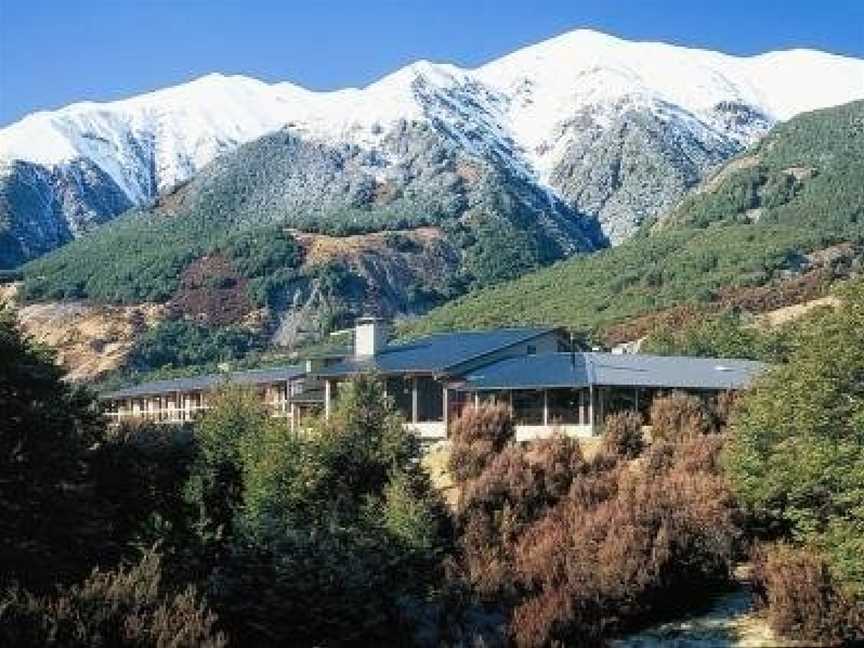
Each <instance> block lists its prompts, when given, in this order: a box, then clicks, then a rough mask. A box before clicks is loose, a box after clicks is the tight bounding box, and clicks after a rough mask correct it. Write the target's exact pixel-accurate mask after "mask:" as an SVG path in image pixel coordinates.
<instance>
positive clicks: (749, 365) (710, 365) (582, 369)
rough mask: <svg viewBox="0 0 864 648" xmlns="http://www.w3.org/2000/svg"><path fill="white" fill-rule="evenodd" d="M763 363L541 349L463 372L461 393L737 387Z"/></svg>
mask: <svg viewBox="0 0 864 648" xmlns="http://www.w3.org/2000/svg"><path fill="white" fill-rule="evenodd" d="M766 368H767V365H766V364H764V363H762V362H755V361H752V360H736V359H731V358H695V357H685V356H655V355H643V354H614V353H593V352H592V353H582V352H579V353H573V354H571V353H543V354H537V355H530V356H520V357H518V358H511V359H507V360H500V361H498V362H494V363H492V364H489V365H486V366H484V367H481V368H479V369H477V370H475V371H473V372H472V373H470V374H469V375H467V376H465V382H464V383H463V384H460V385H458V386H457V389H460V390H462V391H484V390H495V389H539V388H544V387H549V388H551V387H587V386H588V385H595V386H601V385H605V386H621V387H660V388H662V387H666V388H670V389H674V388H679V389H713V390H723V389H741V388H744V387H747V386H748V385H749V384H750V382H751V381H752V380H753V379H754V378H755V377H756V375H758V374H759V373H760V372H762V371H764V370H765V369H766Z"/></svg>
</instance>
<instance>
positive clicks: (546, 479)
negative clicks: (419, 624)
mask: <svg viewBox="0 0 864 648" xmlns="http://www.w3.org/2000/svg"><path fill="white" fill-rule="evenodd" d="M584 467H585V462H584V459H583V457H582V452H581V448H580V447H579V444H578V442H577V441H575V440H573V439H569V438H567V437H564V436H559V435H556V436H554V437H551V438H549V439H543V440H538V441H534V442H531V443H530V444H527V445H526V446H524V447H523V446H517V445H509V446H507V447H505V448H504V449H503V450H502V451H500V452H498V453H497V454H494V455H493V456H492V459H491V460H490V461H489V462H488V463H487V465H486V467H485V469H483V471H482V472H481V473H480V474H479V475H478V476H477V477H476V478H473V479H470V480H468V481H466V482H465V483H464V484H463V486H462V489H461V491H460V495H459V501H458V504H457V516H456V522H457V527H458V529H459V542H458V545H459V551H460V554H461V558H462V570H463V573H464V574H465V576H466V578H467V579H468V581H469V583H470V586H471V587H472V588H473V589H474V591H475V592H477V593H478V594H479V595H480V596H481V598H483V599H485V600H488V601H491V600H499V601H500V600H506V599H507V598H509V597H510V596H511V595H512V594H513V593H514V588H513V570H512V550H513V548H514V547H515V546H516V542H517V540H518V538H519V536H520V535H521V534H522V533H523V532H524V531H525V529H526V528H527V527H528V526H530V525H531V524H533V523H534V522H535V521H536V520H537V519H539V518H541V517H542V516H543V515H544V514H545V512H546V511H547V510H548V509H549V507H551V506H554V505H555V504H556V503H557V502H558V501H559V500H560V498H562V497H564V496H566V495H567V493H568V492H569V490H570V488H571V484H572V482H573V480H574V478H575V476H576V475H577V474H579V471H581V470H583V469H584Z"/></svg>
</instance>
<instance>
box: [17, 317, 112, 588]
mask: <svg viewBox="0 0 864 648" xmlns="http://www.w3.org/2000/svg"><path fill="white" fill-rule="evenodd" d="M0 358H2V359H3V360H2V362H0V412H2V418H3V420H2V427H0V475H2V478H0V581H5V580H8V579H9V578H12V577H14V578H18V579H22V580H23V581H24V582H26V583H28V584H37V585H38V584H42V583H44V582H45V581H46V579H51V580H61V581H62V580H65V579H69V578H71V577H74V576H76V575H78V574H81V573H82V570H83V572H85V573H86V571H89V569H90V565H92V564H93V563H94V562H95V560H96V558H97V557H98V556H99V555H100V552H106V553H107V552H108V551H109V546H108V543H107V541H106V539H105V537H104V536H105V535H107V532H108V525H109V521H108V520H106V519H105V517H106V516H105V514H104V512H103V511H102V510H101V506H100V503H99V498H98V495H99V493H98V492H97V489H96V487H95V485H94V483H93V480H92V476H91V475H90V473H89V470H88V461H89V449H90V448H91V447H92V446H94V445H95V444H98V443H99V442H100V441H101V440H102V439H103V436H104V430H103V426H102V422H101V418H100V417H99V414H98V412H97V411H96V409H95V407H94V403H93V400H92V396H91V395H90V394H89V393H88V392H87V391H86V390H84V389H81V388H79V387H75V386H73V385H70V384H69V383H67V382H65V381H63V380H62V376H63V372H62V370H61V369H60V368H59V367H58V366H57V365H55V364H54V358H53V356H52V355H51V353H49V352H48V351H46V350H45V349H42V348H40V347H37V346H36V345H34V344H33V343H32V342H31V341H30V340H28V339H27V338H26V337H24V336H23V335H22V333H21V332H20V331H19V329H18V328H17V325H16V324H15V322H14V319H13V316H12V314H11V313H9V312H0ZM48 556H50V557H51V563H50V564H46V562H45V560H46V557H48Z"/></svg>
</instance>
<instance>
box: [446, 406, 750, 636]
mask: <svg viewBox="0 0 864 648" xmlns="http://www.w3.org/2000/svg"><path fill="white" fill-rule="evenodd" d="M500 415H501V411H500V410H499V408H495V407H491V406H483V407H481V408H479V409H478V410H476V411H472V410H466V412H465V414H463V417H462V419H461V420H457V421H454V423H453V427H452V430H453V431H456V432H457V433H458V434H457V436H455V437H454V439H453V444H454V447H453V450H454V451H457V449H458V455H457V458H456V459H451V461H452V464H451V467H452V468H455V469H456V470H455V472H454V478H455V479H454V481H455V483H456V486H457V487H458V488H459V500H458V504H457V509H456V525H457V532H458V533H457V553H456V557H455V565H454V569H453V570H452V574H451V578H453V579H455V580H456V581H457V582H460V583H462V584H463V587H464V588H466V589H467V590H468V591H469V592H471V594H473V597H474V601H479V602H482V603H484V604H485V605H486V606H488V609H491V610H492V611H493V612H494V611H498V612H499V613H501V614H503V616H504V617H505V618H506V619H507V625H508V634H509V639H510V640H511V641H512V642H513V643H515V644H516V645H521V646H542V645H558V644H561V645H569V644H571V643H579V644H580V645H582V644H593V643H600V642H601V641H602V640H603V639H604V638H607V637H609V636H610V635H611V634H613V633H615V632H617V631H620V630H622V629H623V628H625V627H627V625H628V624H632V623H635V622H638V621H639V620H641V619H642V618H643V617H645V616H646V615H650V614H656V613H657V612H658V611H669V610H673V609H676V606H680V605H682V604H692V602H693V599H694V598H699V597H700V596H701V595H706V594H707V593H708V592H710V590H711V588H712V587H713V586H717V585H722V584H723V583H724V582H725V581H726V579H727V578H728V575H729V572H730V568H731V561H732V558H733V555H734V549H735V546H736V543H737V540H738V535H739V532H738V528H737V524H736V511H735V506H734V501H733V500H732V497H731V494H730V492H729V490H728V488H727V486H726V484H725V480H724V479H723V477H722V475H721V474H720V467H719V464H718V461H717V456H718V454H719V451H720V447H721V443H720V442H719V440H718V439H717V438H716V437H713V436H712V437H705V436H698V437H696V436H695V435H693V436H694V437H695V438H694V439H693V440H691V441H686V442H683V443H677V444H674V443H665V442H661V443H658V444H655V446H654V447H653V448H652V450H651V455H653V456H648V457H645V459H644V460H640V461H634V462H630V461H629V459H631V458H637V457H638V456H639V448H641V443H637V442H636V438H637V437H636V436H635V435H636V433H637V431H638V433H639V436H638V439H639V441H640V442H641V428H640V425H639V424H641V421H640V420H639V418H638V415H632V416H629V417H628V416H623V417H620V418H618V419H612V420H610V421H609V423H610V427H611V428H612V433H613V435H614V434H617V433H616V430H617V429H618V428H619V427H620V428H626V430H624V431H626V434H623V433H622V434H617V436H616V441H607V442H606V443H607V451H606V452H601V453H599V454H598V455H596V456H595V458H594V459H592V460H591V461H586V460H585V459H584V458H583V456H582V453H581V450H580V448H579V444H578V442H577V441H575V440H573V439H568V438H566V437H562V436H556V437H553V438H550V439H545V440H538V441H532V442H529V443H527V444H523V445H517V444H514V443H513V442H512V436H510V435H507V434H505V433H502V428H503V427H504V426H503V420H501V419H500ZM472 428H473V429H472ZM637 446H638V447H637ZM685 592H686V594H684V593H685ZM471 602H472V601H471V599H470V598H469V599H468V600H467V601H462V602H461V607H462V608H463V609H468V608H470V605H471ZM463 623H468V624H469V625H470V621H463Z"/></svg>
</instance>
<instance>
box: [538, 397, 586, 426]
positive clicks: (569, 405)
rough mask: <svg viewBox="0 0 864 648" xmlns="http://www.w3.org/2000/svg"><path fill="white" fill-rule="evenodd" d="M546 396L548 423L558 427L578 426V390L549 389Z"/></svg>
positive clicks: (579, 399)
mask: <svg viewBox="0 0 864 648" xmlns="http://www.w3.org/2000/svg"><path fill="white" fill-rule="evenodd" d="M546 394H547V396H546V397H547V399H548V401H547V402H548V406H549V423H550V424H552V425H554V424H556V423H557V424H559V425H577V424H579V422H580V420H579V405H580V403H581V395H582V394H581V391H580V390H578V389H550V390H549V391H548V392H546Z"/></svg>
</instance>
